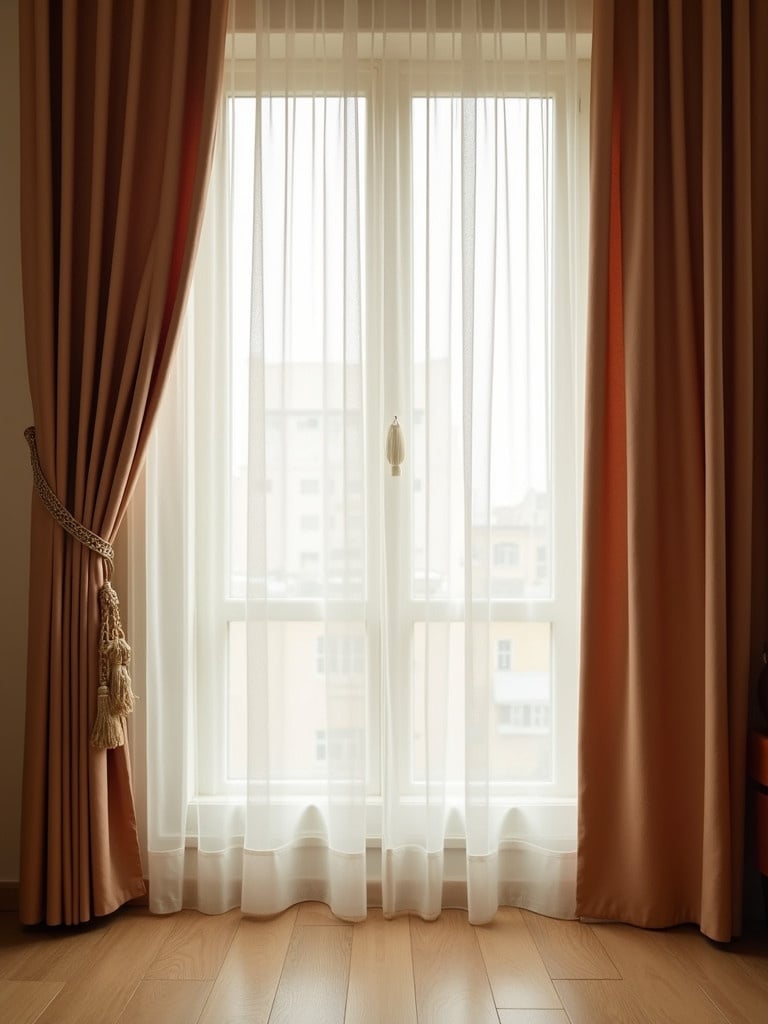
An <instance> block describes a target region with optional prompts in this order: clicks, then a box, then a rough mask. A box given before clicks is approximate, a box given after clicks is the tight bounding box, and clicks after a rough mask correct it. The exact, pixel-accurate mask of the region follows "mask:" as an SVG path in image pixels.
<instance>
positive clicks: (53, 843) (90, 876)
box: [19, 0, 227, 924]
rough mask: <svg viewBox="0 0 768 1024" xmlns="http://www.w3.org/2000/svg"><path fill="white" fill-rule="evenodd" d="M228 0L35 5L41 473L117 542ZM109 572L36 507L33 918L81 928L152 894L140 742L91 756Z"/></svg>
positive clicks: (165, 330) (29, 181) (201, 177)
mask: <svg viewBox="0 0 768 1024" xmlns="http://www.w3.org/2000/svg"><path fill="white" fill-rule="evenodd" d="M226 16H227V12H226V2H225V0H211V2H202V0H162V2H161V3H159V2H155V0H144V2H142V0H90V2H89V0H64V2H63V3H62V2H61V0H22V2H20V4H19V18H20V48H21V49H20V64H21V180H22V191H21V232H22V270H23V287H24V313H25V325H26V342H27V361H28V367H29V381H30V389H31V393H32V406H33V411H34V418H35V426H36V430H37V444H38V449H39V453H40V461H41V465H42V470H43V473H44V475H45V476H46V478H47V480H48V482H49V483H50V485H51V487H52V488H53V489H54V491H55V492H56V494H57V495H58V497H59V499H60V501H61V502H62V503H63V504H64V505H65V506H66V507H67V508H68V509H69V511H70V512H71V513H72V514H73V515H74V516H75V517H76V518H77V519H78V520H79V521H80V522H81V523H83V524H84V525H85V526H87V527H88V528H89V529H91V530H92V531H94V532H95V533H97V534H99V535H100V536H102V537H104V538H105V539H107V540H110V541H111V540H112V539H113V538H114V536H115V533H116V531H117V528H118V526H119V524H120V521H121V519H122V518H123V515H124V512H125V508H126V504H127V502H128V499H129V497H130V494H131V491H132V488H133V485H134V482H135V479H136V475H137V472H138V469H139V466H140V463H141V460H142V457H143V453H144V449H145V445H146V441H147V436H148V433H149V430H150V428H151V425H152V421H153V419H154V415H155V411H156V409H157V403H158V400H159V397H160V392H161V390H162V386H163V381H164V379H165V376H166V371H167V368H168V361H169V358H170V355H171V350H172V347H173V342H174V337H175V334H176V330H177V324H178V320H179V315H180V311H181V306H182V303H183V299H184V293H185V289H186V285H187V279H188V276H189V269H190V261H191V258H192V253H193V249H194V246H195V241H196V237H197V232H198V225H199V220H200V213H201V206H202V200H203V192H204V188H205V184H206V181H207V176H208V168H209V163H210V155H211V148H212V139H213V131H214V124H215V118H216V112H217V97H218V92H219V86H220V81H221V72H222V62H223V51H224V31H225V26H226ZM103 579H104V567H103V564H102V561H101V559H100V558H98V557H97V556H94V555H92V554H91V553H90V552H89V551H88V550H87V549H86V548H84V547H82V546H81V545H79V544H78V543H77V542H76V541H73V540H72V539H71V538H70V537H69V536H68V535H67V534H65V533H64V532H63V531H62V530H61V529H60V527H59V526H57V525H56V524H55V523H54V521H53V520H52V518H51V517H50V515H49V514H48V512H47V511H46V510H45V509H44V507H43V505H42V504H41V502H40V500H39V499H38V498H37V497H36V496H35V497H34V498H33V503H32V549H31V577H30V604H29V660H28V678H27V717H26V745H25V760H24V795H23V800H24V802H23V819H22V850H21V865H22V871H21V891H20V916H21V919H22V921H23V922H25V923H28V924H32V923H36V922H39V921H46V922H47V923H49V924H59V923H62V922H63V923H66V924H77V923H79V922H82V921H87V920H88V919H90V918H91V917H92V916H94V915H102V914H107V913H109V912H110V911H112V910H114V909H115V908H117V907H118V906H120V904H122V903H124V902H125V901H126V900H129V899H131V898H132V897H135V896H137V895H140V894H141V893H143V891H144V883H143V879H142V869H141V863H140V859H139V851H138V843H137V836H136V824H135V814H134V809H133V798H132V792H131V778H130V767H129V759H128V750H127V748H126V747H120V748H117V749H115V750H109V751H103V750H100V751H99V750H95V749H94V748H93V747H92V746H91V745H90V743H89V734H90V730H91V726H92V724H93V719H94V715H95V709H96V688H97V685H98V615H99V613H98V604H97V592H98V589H99V587H100V585H101V583H102V582H103Z"/></svg>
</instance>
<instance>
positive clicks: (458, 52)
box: [136, 0, 590, 922]
mask: <svg viewBox="0 0 768 1024" xmlns="http://www.w3.org/2000/svg"><path fill="white" fill-rule="evenodd" d="M576 7H577V5H576V4H574V3H570V2H569V3H566V4H564V5H559V4H558V5H553V9H552V10H551V11H550V9H549V5H547V4H546V3H541V4H539V3H536V4H530V3H519V2H504V3H491V4H485V3H479V2H477V3H475V2H470V3H462V4H454V5H447V4H442V3H437V2H434V0H427V2H424V3H412V4H403V3H397V2H391V0H386V2H376V3H360V4H355V3H350V2H346V3H338V4H335V3H334V4H327V5H326V4H322V3H319V2H318V3H311V4H306V5H305V4H300V3H298V2H297V3H295V4H294V3H289V4H284V5H274V4H269V3H259V2H254V0H242V2H238V3H237V5H236V8H235V11H234V22H233V32H232V35H231V38H230V40H229V41H228V48H229V49H228V53H229V56H230V57H231V61H230V62H229V63H228V66H227V70H226V73H225V103H224V109H223V113H222V117H221V124H222V132H221V135H220V145H218V146H217V149H216V153H215V156H214V171H213V176H212V187H211V193H210V202H209V204H208V207H207V210H206V215H205V220H204V224H203V228H202V235H201V245H200V252H199V262H198V265H197V268H196V273H195V277H194V282H193V287H192V296H191V301H190V307H189V312H190V315H189V317H188V318H187V319H186V320H185V333H184V341H183V343H182V345H181V346H180V351H179V359H178V362H177V363H176V364H175V365H174V368H173V371H172V375H171V376H172V379H171V381H170V383H169V388H168V391H167V401H164V403H163V406H162V409H161V412H160V417H159V420H160V422H159V424H158V431H157V433H156V435H155V436H154V437H153V439H152V442H151V445H150V456H149V459H148V472H147V496H148V502H147V517H146V518H147V536H146V560H145V565H143V566H141V574H142V575H143V572H144V570H145V571H146V577H147V588H146V589H147V657H148V675H149V680H148V690H149V697H148V699H149V701H150V702H151V703H149V706H148V712H149V713H148V718H147V720H148V736H147V743H148V751H149V778H148V783H149V804H148V811H149V836H148V845H149V866H150V906H151V908H152V909H153V910H155V911H158V912H169V911H173V910H177V909H179V908H180V907H182V906H185V905H186V906H196V907H198V908H200V909H201V910H204V911H207V912H221V911H223V910H225V909H227V908H229V907H233V906H240V907H241V908H242V909H243V910H244V911H246V912H250V913H257V914H273V913H277V912H279V911H280V910H282V909H283V908H284V907H286V906H288V905H290V904H291V903H294V902H297V901H299V900H306V899H316V900H323V901H326V902H327V903H328V904H329V905H330V906H331V908H332V910H333V911H334V912H335V913H336V914H338V915H339V916H341V917H345V918H349V919H358V918H362V917H363V916H364V915H365V913H366V907H367V906H368V905H369V904H374V905H378V904H381V905H382V906H383V907H384V911H385V913H386V914H396V913H402V912H407V911H413V912H415V913H418V914H420V915H422V916H423V917H427V918H431V917H435V916H437V915H438V914H439V913H440V910H441V908H442V907H444V906H457V905H461V906H468V907H469V912H470V917H471V919H472V920H473V921H478V922H479V921H485V920H489V919H490V918H491V917H492V916H493V914H494V913H495V911H496V908H497V906H498V905H499V904H512V905H518V906H526V907H530V908H532V909H536V910H539V911H541V912H544V913H550V914H553V915H559V916H573V913H574V908H575V745H576V735H575V720H576V699H577V687H576V680H575V665H576V664H577V661H578V635H577V606H578V593H577V587H576V580H577V573H578V569H577V565H578V532H579V531H578V529H577V528H576V527H575V524H576V523H578V504H579V503H578V498H577V491H578V474H577V465H578V450H579V441H578V438H579V436H580V430H579V427H578V422H579V421H578V408H579V402H578V397H577V396H578V393H579V387H578V378H579V371H578V366H579V356H578V350H579V346H578V342H577V338H578V334H579V331H578V323H579V308H580V305H582V306H583V296H581V294H580V293H581V291H582V290H583V285H582V284H581V282H580V280H579V274H578V268H579V266H582V265H583V261H580V260H579V259H578V256H579V253H580V235H579V225H578V211H579V197H580V195H581V192H580V190H579V187H578V183H579V173H580V171H581V167H582V164H581V162H580V160H579V140H580V137H581V135H582V132H581V131H580V128H579V114H578V110H579V103H578V98H579V96H580V95H582V93H581V92H580V88H579V69H580V67H581V69H582V70H583V67H584V65H583V64H580V62H582V61H584V62H586V61H587V60H588V57H589V27H590V26H589V24H588V23H587V24H586V25H584V24H581V25H579V24H578V19H577V17H576V14H575V12H576ZM582 7H583V5H582ZM586 84H588V81H587V83H586ZM587 98H588V97H587V94H586V92H584V93H583V101H584V109H585V110H586V101H587ZM585 116H586V115H585ZM584 134H585V133H584ZM574 257H576V259H574ZM395 416H397V417H398V420H399V422H400V424H401V425H402V431H403V437H404V440H405V450H406V457H405V461H404V463H403V466H402V472H401V474H400V475H397V476H393V475H392V474H391V471H390V467H389V465H388V463H387V461H386V458H385V445H386V438H387V434H388V430H389V428H390V425H391V424H392V422H393V419H394V417H395ZM180 453H181V454H180ZM136 552H137V554H139V555H141V553H142V548H141V545H140V544H137V546H136ZM179 581H181V586H180V589H179ZM379 848H380V851H381V852H380V853H379Z"/></svg>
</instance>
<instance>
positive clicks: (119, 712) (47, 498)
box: [24, 427, 134, 750]
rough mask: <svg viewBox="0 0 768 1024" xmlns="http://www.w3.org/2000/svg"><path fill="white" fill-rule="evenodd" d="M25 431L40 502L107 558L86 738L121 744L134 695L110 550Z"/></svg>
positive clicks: (107, 745)
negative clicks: (78, 515)
mask: <svg viewBox="0 0 768 1024" xmlns="http://www.w3.org/2000/svg"><path fill="white" fill-rule="evenodd" d="M24 437H25V438H26V439H27V444H28V445H29V454H30V458H31V460H32V477H33V479H34V482H35V488H36V490H37V493H38V494H39V496H40V500H41V501H42V503H43V505H44V506H45V508H46V509H47V510H48V512H49V513H50V515H51V516H52V518H53V519H54V520H55V521H56V522H57V523H58V524H59V526H60V527H61V528H62V529H63V530H65V531H66V532H67V533H68V534H69V535H70V536H71V537H74V538H75V540H77V541H79V542H80V543H81V544H83V545H84V546H85V547H87V548H88V549H89V550H90V551H93V552H94V553H95V554H97V555H100V556H101V557H102V558H103V559H104V561H105V562H106V567H107V579H106V581H105V582H104V584H103V586H102V587H101V588H100V589H99V619H100V628H99V691H98V698H97V702H96V720H95V721H94V723H93V729H92V731H91V743H92V745H93V746H94V747H96V748H97V749H99V750H106V749H114V748H115V747H122V745H123V743H124V742H125V735H124V732H123V717H124V716H125V715H128V714H130V713H131V711H133V702H134V695H133V691H132V689H131V677H130V676H129V674H128V664H129V662H130V660H131V648H130V647H129V646H128V641H127V640H126V639H125V631H124V630H123V626H122V623H121V622H120V603H119V601H118V600H117V594H116V593H115V590H114V588H113V586H112V584H111V583H110V578H111V576H112V569H113V568H114V564H115V551H114V548H113V547H112V545H111V544H110V543H109V542H108V541H106V540H104V538H103V537H99V535H98V534H96V533H93V531H91V530H89V529H88V527H87V526H83V524H82V523H80V522H78V520H77V519H75V517H74V516H73V515H72V513H71V512H69V511H68V509H66V508H65V507H64V505H62V503H61V502H60V501H59V499H58V498H57V497H56V494H55V493H54V491H53V490H52V489H51V487H50V485H49V483H48V481H47V480H46V479H45V476H44V474H43V470H42V468H41V466H40V458H39V456H38V454H37V440H36V435H35V428H34V427H27V429H26V430H25V431H24Z"/></svg>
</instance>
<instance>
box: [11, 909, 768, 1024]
mask: <svg viewBox="0 0 768 1024" xmlns="http://www.w3.org/2000/svg"><path fill="white" fill-rule="evenodd" d="M0 1021H2V1022H3V1024H32V1022H33V1021H38V1022H41V1024H42V1022H44V1024H114V1022H118V1021H119V1022H120V1024H139V1022H142V1024H156V1022H157V1024H198V1022H200V1024H228V1022H235V1021H237V1022H238V1024H246V1022H249V1024H250V1022H259V1021H261V1022H264V1024H266V1022H269V1024H304V1022H306V1024H326V1022H327V1024H353V1022H354V1024H376V1022H380V1024H415V1022H419V1024H486V1022H488V1024H569V1022H570V1024H601V1022H602V1021H606V1022H608V1021H609V1022H612V1024H613V1022H627V1024H629V1022H631V1024H638V1022H650V1024H669V1022H680V1024H689V1022H690V1024H710V1022H712V1024H723V1022H730V1024H765V1022H768V932H766V931H765V929H762V930H761V931H759V932H756V933H755V934H754V935H752V936H751V937H749V938H745V939H741V940H740V941H738V942H735V943H733V944H732V945H731V946H729V947H719V946H715V945H714V944H712V943H710V942H708V941H707V940H706V939H704V938H703V937H702V936H701V935H700V934H699V933H698V932H697V931H696V930H695V929H693V928H677V929H673V930H670V931H665V932H644V931H640V930H637V929H634V928H629V927H626V926H624V925H597V926H589V925H584V924H578V923H576V922H570V921H552V920H550V919H548V918H544V917H537V916H536V915H535V914H529V913H527V912H525V911H519V910H511V909H505V910H502V911H500V912H499V914H498V916H497V918H496V919H495V920H494V922H493V923H492V924H490V925H486V926H483V927H473V926H471V925H470V924H468V922H467V915H466V914H465V913H464V912H462V911H458V910H447V911H445V912H444V913H443V915H442V916H441V918H440V919H439V920H438V921H436V922H434V923H430V924H427V923H425V922H423V921H420V920H418V919H417V918H414V917H402V918H398V919H397V920H394V921H385V920H384V918H383V917H382V916H381V912H380V911H375V910H374V911H371V912H370V916H369V918H368V920H367V921H366V922H365V923H364V924H358V925H347V924H344V923H343V922H341V921H338V920H336V919H335V918H334V917H332V916H331V914H330V912H329V911H328V910H327V908H326V907H325V906H322V905H320V904H316V903H304V904H301V905H300V906H298V907H293V908H292V909H291V910H289V911H286V913H284V914H282V915H281V916H280V917H277V918H275V919H273V920H270V921H257V920H253V919H251V918H247V917H243V916H242V915H241V914H240V913H239V912H235V911H233V912H231V913H229V914H224V915H222V916H221V917H204V916H203V915H201V914H197V913H194V912H192V911H184V912H183V913H180V914H175V915H172V916H170V917H153V916H151V915H150V914H149V913H148V912H147V911H146V910H139V909H128V910H123V911H121V912H120V913H118V914H116V915H115V916H114V917H112V918H110V919H108V920H106V921H103V922H100V923H97V924H95V925H93V926H89V927H85V928H81V929H77V930H65V929H52V930H45V929H39V930H38V929H21V928H20V927H19V926H18V924H17V923H16V919H15V917H14V916H13V915H12V914H0Z"/></svg>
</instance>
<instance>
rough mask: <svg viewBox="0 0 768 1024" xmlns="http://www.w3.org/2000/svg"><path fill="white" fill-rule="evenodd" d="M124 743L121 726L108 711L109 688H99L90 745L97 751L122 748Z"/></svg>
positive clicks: (118, 720)
mask: <svg viewBox="0 0 768 1024" xmlns="http://www.w3.org/2000/svg"><path fill="white" fill-rule="evenodd" d="M124 742H125V738H124V736H123V724H122V722H121V720H120V719H119V718H117V717H116V716H115V715H113V714H112V713H111V712H110V710H109V687H107V686H100V687H99V699H98V703H97V707H96V721H95V722H94V723H93V732H92V733H91V743H92V744H93V746H94V747H96V748H97V749H98V750H114V748H115V747H122V745H123V743H124Z"/></svg>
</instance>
